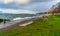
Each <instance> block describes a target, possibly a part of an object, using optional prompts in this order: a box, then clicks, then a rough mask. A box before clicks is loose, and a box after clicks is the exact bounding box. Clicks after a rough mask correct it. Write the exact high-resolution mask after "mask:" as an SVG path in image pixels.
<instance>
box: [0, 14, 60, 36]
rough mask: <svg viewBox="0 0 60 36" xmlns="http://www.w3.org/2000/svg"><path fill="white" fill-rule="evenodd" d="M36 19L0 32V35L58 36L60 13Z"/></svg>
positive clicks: (59, 35)
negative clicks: (23, 25) (30, 22)
mask: <svg viewBox="0 0 60 36" xmlns="http://www.w3.org/2000/svg"><path fill="white" fill-rule="evenodd" d="M45 18H46V17H45ZM45 18H41V19H37V20H35V21H34V23H32V24H30V25H28V26H26V27H17V28H14V29H10V30H8V31H3V32H0V36H60V15H56V16H48V17H47V18H48V20H45Z"/></svg>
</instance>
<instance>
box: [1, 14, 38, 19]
mask: <svg viewBox="0 0 60 36" xmlns="http://www.w3.org/2000/svg"><path fill="white" fill-rule="evenodd" d="M34 16H38V14H0V19H9V20H13V19H14V18H17V17H21V18H25V17H34Z"/></svg>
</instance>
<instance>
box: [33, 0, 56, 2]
mask: <svg viewBox="0 0 60 36" xmlns="http://www.w3.org/2000/svg"><path fill="white" fill-rule="evenodd" d="M49 1H55V0H32V2H49Z"/></svg>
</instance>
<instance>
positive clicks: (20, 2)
mask: <svg viewBox="0 0 60 36" xmlns="http://www.w3.org/2000/svg"><path fill="white" fill-rule="evenodd" d="M57 2H60V0H0V12H3V13H32V12H45V11H48V10H49V9H50V8H51V7H52V5H55V4H56V3H57Z"/></svg>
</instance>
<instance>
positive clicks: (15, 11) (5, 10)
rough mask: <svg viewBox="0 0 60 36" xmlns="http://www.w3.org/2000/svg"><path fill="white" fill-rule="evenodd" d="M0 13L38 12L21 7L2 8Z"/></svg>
mask: <svg viewBox="0 0 60 36" xmlns="http://www.w3.org/2000/svg"><path fill="white" fill-rule="evenodd" d="M0 11H1V12H0V13H11V14H36V13H37V12H33V11H29V10H21V9H0Z"/></svg>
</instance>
